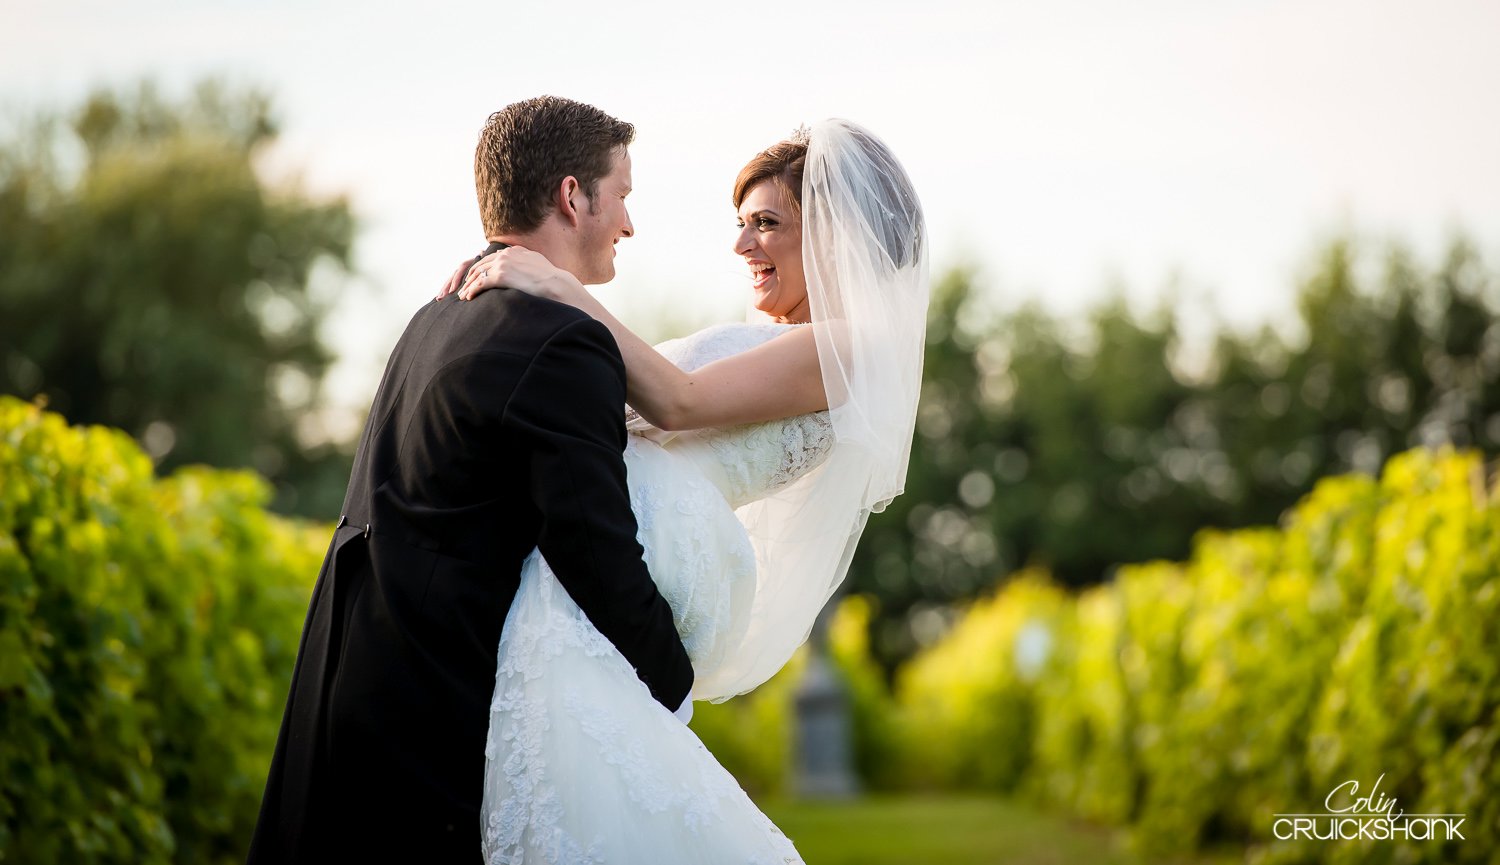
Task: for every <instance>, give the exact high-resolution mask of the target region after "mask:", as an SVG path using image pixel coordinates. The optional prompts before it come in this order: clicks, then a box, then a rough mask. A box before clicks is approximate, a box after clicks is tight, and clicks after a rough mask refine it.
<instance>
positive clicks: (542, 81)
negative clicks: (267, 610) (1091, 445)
mask: <svg viewBox="0 0 1500 865" xmlns="http://www.w3.org/2000/svg"><path fill="white" fill-rule="evenodd" d="M377 7H378V4H370V3H353V2H319V0H299V2H291V0H262V2H250V0H238V2H235V0H226V2H184V0H177V2H172V0H136V2H133V3H118V2H67V0H61V2H55V3H48V4H43V3H38V2H34V0H0V22H3V24H0V104H3V105H4V106H6V107H7V108H13V107H17V106H19V107H21V108H32V107H40V106H47V105H63V104H73V103H76V101H77V100H78V99H79V98H80V97H81V96H82V95H83V94H84V93H85V92H86V91H87V90H88V89H89V88H90V87H92V86H94V85H98V84H123V83H127V82H130V81H133V80H135V79H138V78H140V77H142V76H151V77H153V78H155V79H156V80H158V81H159V82H160V83H161V84H162V85H163V86H164V87H166V88H167V89H168V90H169V91H171V92H174V93H182V92H185V91H186V89H187V87H188V85H189V84H190V83H191V82H193V81H195V80H196V79H198V78H200V77H202V76H205V75H210V74H212V75H220V76H225V77H227V78H228V79H229V80H230V81H232V82H241V83H254V84H260V85H263V86H265V87H267V88H269V89H270V90H271V91H272V92H273V94H274V96H275V97H276V99H277V104H278V105H279V106H280V108H281V111H282V116H283V119H284V135H283V138H282V140H281V142H280V144H279V145H278V147H277V149H276V151H275V152H274V154H272V159H271V162H272V164H271V165H270V166H268V168H269V169H270V170H272V171H275V172H277V173H292V172H296V173H299V174H301V175H302V176H303V178H304V179H305V182H306V184H307V185H308V186H309V187H310V188H312V189H313V190H316V191H319V192H337V191H343V192H347V193H348V194H349V195H350V196H351V197H352V200H353V201H354V203H355V206H356V210H357V212H358V213H359V215H360V216H361V217H362V225H363V232H362V234H361V242H360V245H359V247H358V251H357V264H358V266H359V268H360V274H359V276H358V277H357V278H356V279H354V280H352V281H350V282H348V283H346V284H345V286H344V294H343V298H342V300H341V302H340V304H339V306H338V307H337V311H336V320H335V321H334V322H333V323H332V324H331V325H330V331H329V332H330V336H331V338H332V340H333V342H334V344H335V346H336V347H337V348H338V349H339V350H340V351H341V352H342V354H343V360H342V362H341V364H340V366H339V367H338V368H337V369H336V370H335V374H334V376H333V378H332V379H331V382H330V383H331V385H332V391H333V392H334V394H335V396H334V397H333V398H334V399H336V400H339V401H342V402H343V403H346V404H348V405H350V406H353V407H355V408H356V409H361V408H363V407H364V405H366V404H367V402H368V399H369V397H370V395H371V394H372V393H373V392H374V388H375V384H376V381H377V379H378V377H379V370H380V365H381V363H382V362H383V360H384V357H385V355H386V353H387V352H388V351H389V349H390V347H391V345H392V344H393V343H394V341H395V338H396V336H397V335H398V334H399V333H400V330H401V328H402V326H404V324H405V322H406V320H407V319H408V318H409V317H410V315H411V313H412V312H413V311H414V310H415V309H416V308H417V307H418V306H420V305H421V303H422V302H423V301H424V300H425V299H426V298H427V297H428V296H429V295H430V294H431V292H432V291H433V290H434V289H435V288H436V287H437V285H438V284H439V283H440V282H441V280H442V279H443V277H444V276H446V274H447V273H449V272H450V271H451V270H452V268H453V265H454V264H455V263H456V262H457V260H458V259H460V258H462V257H463V256H465V255H468V254H471V253H472V252H474V251H476V250H477V249H478V248H479V247H480V246H481V245H482V238H481V232H480V230H479V222H478V212H477V208H476V205H475V202H474V193H473V181H472V158H473V147H474V142H475V138H476V135H477V132H478V130H479V128H480V126H481V125H482V124H483V122H484V119H485V117H486V116H487V115H488V114H489V113H490V112H491V111H494V110H496V109H498V108H500V107H501V106H503V105H505V104H507V103H509V102H512V101H515V100H517V99H522V98H525V97H529V96H534V95H537V94H540V93H554V94H558V95H563V96H568V97H571V98H574V99H579V100H582V101H585V102H590V103H593V104H595V105H598V106H599V107H601V108H603V109H604V110H606V111H609V112H610V113H612V114H615V115H616V116H619V117H621V118H623V119H626V120H629V121H631V122H632V123H634V124H636V127H637V140H636V144H635V146H634V147H633V148H632V157H633V162H634V174H635V190H636V191H635V193H634V194H633V195H632V196H631V200H630V203H631V212H632V216H633V218H634V221H635V225H636V228H637V231H638V234H637V236H636V237H635V238H633V239H631V240H629V241H626V242H624V243H622V244H621V247H620V256H619V259H618V261H617V267H618V270H619V274H620V275H619V276H618V277H617V279H616V280H615V282H614V283H613V284H611V285H610V286H607V287H604V288H602V289H600V296H601V297H602V298H603V299H604V301H605V302H606V303H607V304H609V305H610V306H611V307H612V308H614V309H615V310H616V311H617V312H618V313H620V314H621V315H622V316H623V317H624V318H625V319H626V320H627V322H632V323H635V324H637V325H638V326H639V328H640V329H642V330H643V331H645V332H648V333H649V334H651V335H656V336H665V335H668V334H667V333H665V332H664V329H665V330H671V329H672V328H671V326H669V325H665V324H663V323H662V322H661V321H660V320H659V319H660V318H661V317H663V316H666V317H667V318H670V319H671V321H672V322H673V323H676V324H677V326H678V327H689V326H697V325H701V324H705V323H707V322H709V321H713V320H725V319H737V318H741V317H742V316H743V314H744V295H745V293H746V290H747V287H748V278H747V276H746V274H745V272H744V269H743V267H742V266H741V265H740V262H739V260H738V259H737V258H736V257H735V256H733V255H732V253H731V252H730V250H729V245H730V242H731V239H732V237H733V236H734V233H735V232H734V229H733V213H732V209H731V207H730V204H729V200H728V199H729V189H730V185H731V183H732V181H733V178H734V176H735V174H736V172H737V171H738V169H739V167H740V166H741V165H742V164H743V163H744V162H745V161H746V160H747V159H748V158H749V157H750V156H752V155H753V154H754V153H755V152H756V151H757V150H759V149H761V148H763V147H765V146H767V145H769V144H771V143H773V142H775V141H776V140H778V139H780V138H782V137H784V136H785V135H786V134H787V133H789V132H790V131H791V130H792V129H793V128H795V127H796V126H797V125H799V124H800V123H803V122H810V121H813V120H816V119H819V118H823V117H828V116H842V117H847V118H850V119H852V120H855V121H857V122H859V123H861V124H863V125H865V126H867V127H869V128H870V129H872V130H873V131H875V132H876V133H877V134H879V135H881V136H882V137H884V138H885V139H886V140H887V141H888V142H889V144H890V145H891V147H892V149H893V150H894V151H895V153H896V154H897V155H898V156H900V157H901V158H902V159H903V161H904V162H905V164H906V166H907V169H908V171H909V172H910V174H911V176H912V178H913V181H914V182H915V184H916V186H917V189H918V192H919V194H920V195H921V196H922V198H923V201H924V203H925V205H926V208H927V213H928V221H929V224H930V226H931V229H932V233H933V236H934V240H935V245H934V249H935V251H936V260H935V265H936V269H938V270H941V269H943V268H944V267H946V266H949V265H953V264H957V263H960V262H968V263H972V264H974V265H975V266H977V267H978V268H979V269H980V274H981V276H982V283H983V285H984V286H985V288H986V289H987V290H988V291H989V292H990V293H991V295H992V296H993V297H994V298H995V299H996V301H997V302H998V303H1001V304H1003V305H1006V306H1010V305H1014V304H1016V303H1019V302H1021V301H1023V300H1027V299H1032V298H1041V299H1043V300H1044V301H1045V302H1046V303H1047V304H1048V305H1049V306H1050V307H1052V308H1053V309H1055V310H1058V311H1063V312H1068V311H1075V310H1079V309H1082V308H1084V307H1086V306H1087V305H1088V304H1089V303H1090V302H1092V301H1094V300H1096V299H1098V298H1099V297H1101V296H1103V295H1104V294H1106V293H1107V291H1108V289H1109V288H1110V287H1111V286H1112V285H1121V284H1123V285H1124V287H1125V288H1126V290H1127V293H1128V294H1129V296H1130V297H1131V298H1133V299H1135V300H1137V301H1141V302H1150V301H1151V300H1153V299H1155V298H1159V297H1162V296H1164V295H1165V293H1166V291H1167V288H1168V286H1169V285H1171V284H1172V283H1173V282H1174V281H1175V283H1176V284H1177V285H1178V287H1179V289H1180V291H1181V292H1182V294H1183V295H1185V296H1186V297H1188V298H1189V299H1193V303H1195V304H1196V307H1195V308H1197V309H1198V310H1199V312H1198V315H1199V316H1200V318H1201V317H1202V315H1203V313H1202V309H1203V303H1204V302H1206V303H1208V304H1211V305H1212V307H1213V308H1216V309H1217V310H1218V311H1219V314H1220V315H1221V316H1222V317H1224V318H1226V319H1228V320H1229V321H1232V322H1236V323H1242V324H1243V323H1251V322H1259V321H1262V320H1267V319H1270V320H1275V319H1277V318H1278V317H1279V316H1282V315H1284V314H1285V312H1286V311H1287V310H1288V309H1290V301H1291V290H1292V287H1293V285H1294V284H1295V282H1296V279H1297V277H1298V275H1299V274H1300V273H1301V272H1303V271H1304V270H1305V268H1306V267H1307V266H1308V262H1309V255H1310V253H1311V251H1312V250H1313V249H1315V248H1316V247H1317V245H1318V244H1319V243H1320V241H1321V240H1323V239H1324V238H1326V237H1328V236H1329V235H1331V234H1332V233H1334V232H1337V231H1339V230H1341V229H1343V228H1345V227H1352V228H1354V229H1356V230H1358V231H1360V232H1362V233H1364V234H1366V235H1368V236H1371V237H1375V238H1382V237H1388V236H1394V237H1399V238H1403V239H1405V240H1408V241H1410V242H1411V243H1412V244H1413V245H1414V246H1415V247H1416V249H1417V251H1418V252H1419V253H1420V254H1422V255H1424V256H1426V257H1427V260H1429V261H1431V260H1433V258H1434V256H1435V255H1436V253H1437V251H1439V250H1440V249H1441V248H1442V246H1443V245H1444V241H1445V240H1446V238H1447V237H1448V236H1449V235H1450V233H1451V231H1452V229H1454V228H1456V227H1462V228H1464V229H1466V230H1468V231H1469V232H1470V234H1471V235H1472V236H1473V237H1474V238H1475V239H1476V240H1477V241H1478V242H1479V244H1480V247H1481V249H1482V251H1483V252H1484V253H1485V254H1486V256H1487V259H1488V260H1489V261H1490V262H1491V263H1492V264H1494V263H1497V262H1500V158H1497V156H1496V154H1500V110H1497V104H1500V101H1497V100H1500V50H1496V46H1497V44H1500V4H1497V3H1494V2H1489V0H1462V2H1460V0H1428V2H1415V0H1413V2H1388V0H1330V2H1318V0H1296V2H1291V0H1262V2H1227V0H1208V2H1205V0H1135V2H1131V3H1119V2H1109V0H1095V2H1082V0H1051V2H1046V3H1041V2H1026V3H1021V2H1011V0H995V2H952V0H928V2H922V3H910V2H903V3H894V2H889V0H866V2H861V3H853V2H842V3H834V2H829V0H803V2H798V3H784V2H783V3H762V4H748V3H739V4H708V3H701V2H696V3H662V2H630V3H623V2H612V3H607V4H606V3H597V2H592V0H572V2H566V3H544V2H540V0H533V2H529V3H525V4H512V3H488V4H481V3H476V2H448V3H429V4H415V5H412V4H403V5H402V6H401V7H400V8H402V10H403V11H402V12H401V13H399V14H393V13H389V12H383V11H376V9H377ZM387 8H389V7H387ZM663 310H667V312H663Z"/></svg>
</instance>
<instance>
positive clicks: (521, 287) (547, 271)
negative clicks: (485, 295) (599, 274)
mask: <svg viewBox="0 0 1500 865" xmlns="http://www.w3.org/2000/svg"><path fill="white" fill-rule="evenodd" d="M491 288H514V289H516V290H518V291H524V292H526V293H527V294H530V295H534V296H536V297H545V298H547V299H548V300H556V301H559V302H561V303H567V304H570V305H573V306H578V303H577V300H576V298H577V296H578V294H577V293H581V292H583V290H584V289H583V283H581V282H579V281H578V279H577V277H575V276H573V274H571V273H569V272H567V271H566V270H563V269H561V268H559V267H554V266H553V265H552V262H550V261H548V260H547V257H546V256H544V255H542V254H541V253H539V252H533V251H531V250H529V249H527V248H526V247H524V246H511V247H507V248H505V249H502V250H499V251H498V252H492V253H490V254H489V255H487V256H485V257H484V258H481V259H480V260H479V261H478V262H477V263H476V264H475V265H474V266H473V267H472V268H470V270H469V273H468V276H467V277H466V278H465V280H464V284H463V287H462V288H460V289H459V290H458V296H459V298H460V299H461V300H473V299H474V297H475V296H476V295H478V294H479V293H480V292H481V291H487V290H489V289H491Z"/></svg>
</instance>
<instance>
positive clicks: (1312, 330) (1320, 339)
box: [850, 238, 1500, 670]
mask: <svg viewBox="0 0 1500 865" xmlns="http://www.w3.org/2000/svg"><path fill="white" fill-rule="evenodd" d="M1495 289H1496V285H1495V280H1493V279H1492V278H1491V276H1490V275H1489V274H1488V272H1487V271H1486V270H1485V269H1484V267H1483V266H1482V263H1481V262H1480V260H1479V257H1478V255H1477V253H1476V252H1475V250H1474V247H1473V245H1472V244H1471V243H1470V242H1468V241H1467V240H1465V239H1462V238H1459V239H1456V240H1454V241H1453V243H1452V244H1451V246H1450V250H1449V252H1448V253H1447V256H1446V259H1445V260H1444V261H1443V263H1442V264H1441V265H1440V266H1439V267H1438V268H1436V269H1435V270H1434V271H1432V272H1428V273H1424V272H1422V270H1421V269H1420V268H1419V267H1417V266H1416V265H1415V264H1414V263H1413V261H1412V258H1411V255H1410V254H1409V253H1408V252H1406V251H1405V250H1404V249H1402V248H1401V247H1400V246H1397V245H1389V246H1386V247H1384V248H1380V247H1375V246H1367V247H1364V248H1363V249H1361V247H1360V246H1359V245H1358V244H1356V243H1355V241H1354V240H1352V239H1349V238H1341V239H1337V240H1334V241H1332V242H1330V243H1328V244H1327V245H1326V246H1325V247H1324V248H1323V249H1322V250H1321V251H1320V253H1319V254H1318V255H1317V256H1316V257H1315V259H1314V266H1313V268H1312V269H1311V273H1310V274H1309V276H1308V277H1307V278H1306V279H1305V280H1304V281H1303V283H1302V284H1301V285H1300V287H1299V289H1298V298H1299V300H1298V315H1297V319H1296V321H1295V322H1292V323H1291V325H1292V326H1291V327H1289V328H1284V329H1283V330H1281V331H1279V330H1277V329H1275V328H1272V327H1270V326H1267V327H1264V328H1262V329H1260V330H1258V331H1256V332H1254V333H1251V334H1244V335H1242V334H1236V333H1233V332H1229V331H1227V330H1226V331H1224V332H1222V333H1221V334H1220V335H1219V336H1218V337H1217V339H1216V340H1215V341H1214V343H1213V344H1212V346H1211V350H1210V351H1208V352H1207V355H1208V357H1207V362H1206V363H1204V364H1200V365H1199V366H1201V368H1194V369H1188V368H1185V365H1184V363H1183V361H1182V359H1181V358H1182V356H1183V354H1184V352H1183V346H1182V343H1181V340H1180V339H1179V336H1178V333H1177V327H1176V324H1175V316H1174V314H1173V312H1172V310H1171V308H1170V307H1169V306H1164V307H1162V308H1161V309H1159V310H1157V311H1155V312H1152V313H1150V314H1149V315H1146V316H1136V315H1134V314H1132V313H1131V312H1130V310H1129V309H1128V308H1127V307H1126V305H1125V304H1124V303H1123V301H1121V300H1118V299H1116V300H1111V301H1109V302H1107V303H1104V304H1102V305H1100V306H1099V307H1098V308H1096V309H1095V310H1094V311H1093V312H1092V313H1091V314H1090V315H1089V316H1087V318H1086V319H1085V320H1083V321H1080V322H1065V321H1061V320H1059V319H1057V318H1054V317H1052V316H1049V315H1048V314H1046V313H1045V312H1043V311H1042V310H1041V309H1039V308H1038V307H1036V306H1027V307H1023V308H1021V309H1019V310H1017V311H1014V312H1011V313H1008V314H1004V315H986V314H984V313H982V312H981V310H980V307H979V304H978V303H977V300H976V298H977V295H978V291H977V289H976V287H975V285H974V280H973V277H972V275H971V274H969V273H967V272H964V271H955V272H952V273H950V274H948V275H947V276H946V277H944V278H943V279H940V280H938V281H937V284H936V285H935V286H934V291H933V300H932V305H931V312H930V319H929V323H928V341H927V354H926V369H925V371H924V385H923V392H922V403H921V406H920V409H919V412H918V424H917V440H916V443H915V446H914V447H913V450H912V460H911V468H910V471H909V474H908V477H907V484H906V494H905V495H903V496H901V497H900V498H898V499H896V501H895V502H894V503H893V504H892V505H891V507H890V508H889V509H888V510H887V511H886V512H885V513H884V514H879V515H876V516H874V517H872V518H871V520H870V525H869V529H868V531H867V532H866V537H865V539H864V541H863V542H862V543H861V545H860V549H859V551H858V553H857V554H856V557H855V560H854V564H853V566H852V567H851V572H850V573H851V579H852V588H853V589H854V590H856V591H864V592H867V593H870V594H871V595H873V596H875V598H876V599H877V600H878V607H877V612H876V614H875V615H874V617H873V618H872V624H871V628H872V633H871V637H872V639H871V647H872V650H873V652H874V654H875V656H876V657H877V658H878V659H879V660H881V661H882V663H883V664H884V665H885V666H886V668H887V669H888V670H889V669H891V668H892V666H893V665H894V663H895V662H896V661H898V660H900V659H901V658H904V657H905V656H907V655H909V654H910V653H911V652H912V651H913V650H914V649H915V648H917V647H918V646H920V645H922V644H925V643H928V642H930V641H931V640H933V639H934V638H936V636H938V635H939V634H940V633H941V632H942V630H943V629H944V627H945V624H946V622H947V621H948V620H950V619H951V609H952V605H953V604H954V603H955V602H957V601H962V600H966V599H968V598H971V597H973V596H974V595H975V594H976V593H977V592H978V590H979V589H981V588H984V587H986V586H988V585H991V584H993V583H994V582H995V581H996V580H998V579H1001V578H1003V577H1004V575H1006V574H1007V573H1010V572H1012V571H1014V570H1016V569H1018V568H1020V567H1022V566H1025V565H1041V566H1045V567H1047V568H1048V569H1050V570H1051V572H1052V573H1053V574H1054V575H1055V576H1056V577H1057V578H1058V579H1059V580H1060V581H1061V582H1064V583H1066V584H1069V585H1073V586H1082V585H1087V584H1090V583H1096V582H1100V581H1103V580H1107V579H1109V578H1110V577H1111V575H1112V573H1113V571H1114V569H1115V568H1116V567H1117V566H1119V565H1122V564H1127V563H1133V562H1142V561H1148V560H1151V559H1183V558H1186V557H1187V556H1188V555H1189V552H1190V543H1191V540H1192V537H1193V535H1194V533H1196V532H1197V531H1198V530H1199V529H1201V528H1204V527H1207V526H1216V527H1223V528H1236V527H1242V526H1247V525H1259V524H1270V523H1274V522H1275V521H1276V520H1277V519H1278V516H1279V515H1280V514H1281V513H1282V512H1283V511H1284V510H1286V509H1287V508H1288V507H1290V506H1291V505H1292V504H1294V503H1295V502H1296V500H1297V499H1298V498H1300V497H1301V496H1302V495H1304V494H1305V493H1307V492H1308V491H1309V490H1310V489H1311V488H1312V485H1313V483H1314V482H1315V481H1316V480H1317V479H1318V478H1320V477H1324V476H1327V475H1332V474H1342V473H1345V472H1349V471H1360V472H1364V473H1367V474H1373V473H1374V472H1375V471H1377V470H1378V469H1379V467H1380V466H1381V465H1382V464H1383V462H1384V461H1385V459H1386V458H1388V457H1389V456H1391V455H1392V454H1394V453H1396V452H1398V451H1401V450H1405V449H1407V448H1409V447H1412V446H1416V445H1428V446H1436V445H1439V444H1442V443H1450V442H1451V443H1454V444H1457V445H1461V446H1470V447H1480V448H1482V449H1484V450H1485V451H1486V452H1487V453H1494V452H1495V451H1496V450H1497V447H1500V387H1497V382H1500V326H1497V325H1496V324H1495V321H1494V319H1495V310H1496V308H1497V298H1496V297H1495V296H1494V292H1495Z"/></svg>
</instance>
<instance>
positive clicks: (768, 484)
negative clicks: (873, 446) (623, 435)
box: [626, 322, 834, 508]
mask: <svg viewBox="0 0 1500 865" xmlns="http://www.w3.org/2000/svg"><path fill="white" fill-rule="evenodd" d="M794 327H798V325H793V324H771V323H767V324H755V323H748V322H745V323H737V324H719V325H714V326H712V327H708V328H705V329H703V330H700V331H698V332H697V333H694V334H692V335H691V336H686V337H683V338H681V339H673V340H668V341H666V342H664V343H661V344H659V345H657V346H656V349H657V351H659V352H660V353H661V354H662V356H664V357H666V358H667V359H668V360H670V361H672V363H674V364H676V365H677V367H678V368H680V369H684V370H689V371H691V370H695V369H697V368H699V367H701V366H704V365H706V364H709V363H712V362H713V361H716V360H720V359H722V358H726V357H730V356H732V355H735V354H739V353H740V352H742V351H748V350H750V349H752V348H755V347H756V346H758V345H760V344H761V343H764V342H766V341H768V340H771V339H774V338H775V337H777V336H780V335H781V334H783V333H786V332H787V331H788V330H790V329H792V328H794ZM626 421H627V426H628V428H629V429H630V431H631V432H632V433H633V434H636V435H643V436H646V437H648V438H651V439H654V440H655V441H656V442H657V443H658V444H661V445H662V446H663V447H665V448H667V449H668V450H669V451H671V452H673V453H674V454H676V455H677V456H678V457H679V458H682V459H686V460H688V461H690V462H692V463H693V464H694V465H695V466H696V467H697V468H698V470H699V471H701V472H702V473H703V475H704V477H706V478H708V479H709V481H711V482H712V483H713V484H714V486H715V487H717V488H718V489H719V492H720V493H722V494H723V496H724V498H725V499H726V500H727V501H728V502H729V504H730V506H731V507H736V508H738V507H740V506H741V505H744V504H747V503H749V502H752V501H755V500H756V499H760V498H764V497H765V496H767V495H770V494H771V493H773V492H775V491H776V490H778V489H780V488H782V487H784V486H786V485H787V484H789V483H791V482H792V481H794V480H796V479H798V478H799V477H801V476H802V475H804V474H806V473H807V472H810V471H812V470H813V469H815V468H817V467H818V466H819V465H820V464H821V463H822V462H823V461H824V460H825V459H826V458H827V457H828V454H829V451H830V450H831V449H832V447H833V441H834V436H833V423H832V422H831V421H830V420H829V417H828V412H827V411H819V412H812V413H810V414H804V415H797V416H795V417H789V418H781V419H779V420H772V421H764V422H760V423H748V424H738V425H735V426H728V427H717V428H713V429H700V430H691V431H688V432H680V433H670V432H665V431H663V430H660V429H658V428H656V427H654V426H652V425H651V424H650V423H649V422H647V421H646V420H645V419H644V418H642V417H641V416H640V415H639V414H637V413H636V412H635V411H634V410H630V411H629V412H628V413H627V417H626Z"/></svg>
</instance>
